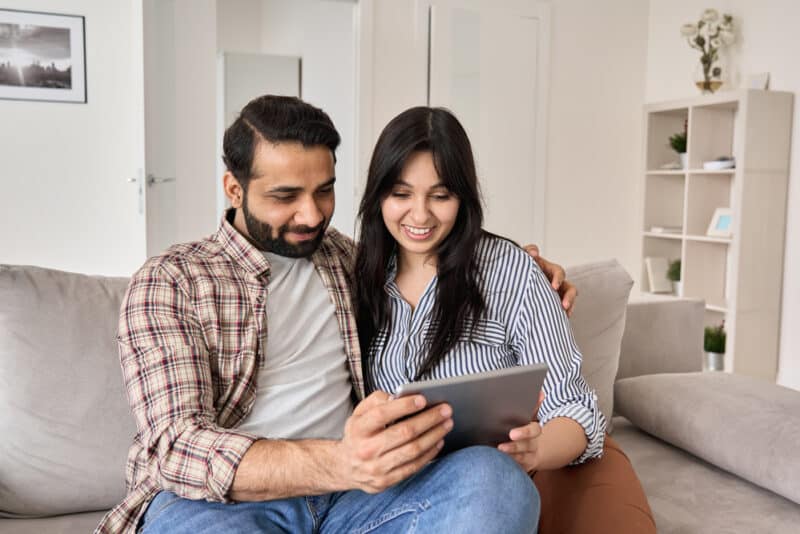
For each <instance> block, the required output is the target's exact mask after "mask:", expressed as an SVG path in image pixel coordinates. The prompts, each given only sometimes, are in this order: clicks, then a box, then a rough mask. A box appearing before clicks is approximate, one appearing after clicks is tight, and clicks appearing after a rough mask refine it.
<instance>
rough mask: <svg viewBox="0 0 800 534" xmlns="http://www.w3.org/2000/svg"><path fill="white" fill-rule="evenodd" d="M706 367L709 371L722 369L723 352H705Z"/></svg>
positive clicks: (723, 368) (723, 363)
mask: <svg viewBox="0 0 800 534" xmlns="http://www.w3.org/2000/svg"><path fill="white" fill-rule="evenodd" d="M706 367H707V368H708V370H709V371H724V370H725V353H724V352H721V353H720V352H706Z"/></svg>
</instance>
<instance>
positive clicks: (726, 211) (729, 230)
mask: <svg viewBox="0 0 800 534" xmlns="http://www.w3.org/2000/svg"><path fill="white" fill-rule="evenodd" d="M706 235H707V236H711V237H730V236H731V235H733V213H732V212H731V209H730V208H717V209H715V210H714V216H713V217H711V224H709V225H708V230H706Z"/></svg>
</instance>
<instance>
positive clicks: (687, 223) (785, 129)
mask: <svg viewBox="0 0 800 534" xmlns="http://www.w3.org/2000/svg"><path fill="white" fill-rule="evenodd" d="M793 100H794V96H793V94H792V93H787V92H777V91H759V90H741V91H731V92H727V93H720V94H716V95H708V96H703V97H698V98H693V99H687V100H679V101H671V102H663V103H656V104H649V105H647V106H645V110H644V121H645V128H644V131H645V133H646V138H645V143H644V151H645V154H644V162H645V169H644V173H643V174H644V180H645V187H644V214H643V218H642V219H643V223H642V276H641V289H642V291H643V292H648V291H649V290H650V287H649V282H648V277H647V271H646V268H645V265H644V258H645V257H648V256H661V257H665V258H667V259H668V260H674V259H681V281H682V282H683V289H682V293H683V294H682V296H684V297H695V298H702V299H703V300H705V302H706V317H705V321H706V324H707V325H710V324H719V323H720V322H722V321H723V320H724V321H725V329H726V331H727V334H728V337H727V345H726V355H725V370H726V371H729V372H736V373H742V374H747V375H751V376H756V377H761V378H765V379H767V380H770V381H774V380H775V378H776V374H777V369H778V342H779V324H780V301H781V286H782V279H783V250H784V232H785V218H786V194H787V185H788V179H789V154H790V142H791V128H792V106H793ZM684 125H686V128H687V131H688V142H687V152H688V162H689V164H688V166H689V168H688V169H682V170H671V169H670V170H665V169H662V166H663V165H665V164H668V163H671V162H677V160H678V157H677V154H675V152H674V151H673V150H672V149H671V148H670V146H669V142H668V139H669V136H670V135H672V134H674V133H677V132H682V131H683V130H684ZM720 156H733V157H734V158H735V160H736V167H735V168H733V169H727V170H722V171H718V170H715V171H709V170H704V169H703V162H705V161H709V160H713V159H716V158H718V157H720ZM720 207H724V208H731V209H732V213H733V233H732V236H731V237H730V238H721V237H710V236H707V235H706V230H707V228H708V226H709V223H710V222H711V219H712V216H713V214H714V211H715V209H716V208H720ZM654 226H661V227H676V228H679V229H680V232H677V233H668V234H665V233H657V232H652V231H651V229H652V228H653V227H654Z"/></svg>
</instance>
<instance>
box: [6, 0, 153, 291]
mask: <svg viewBox="0 0 800 534" xmlns="http://www.w3.org/2000/svg"><path fill="white" fill-rule="evenodd" d="M30 4H31V2H29V1H27V2H26V1H23V0H8V1H6V2H4V3H3V7H5V8H12V9H19V10H30V9H31V5H30ZM36 4H37V7H38V9H37V10H40V11H48V9H46V8H47V7H49V8H51V9H50V10H51V11H62V9H63V12H66V13H71V12H74V14H78V15H83V16H84V17H85V28H86V47H85V51H86V81H87V84H86V87H87V99H88V101H87V103H50V102H36V101H10V100H0V117H1V118H0V161H2V162H3V164H2V170H0V177H1V178H2V187H3V192H2V194H0V243H1V244H2V246H0V263H12V264H27V265H40V266H45V267H51V268H56V269H63V270H69V271H76V272H84V273H97V274H107V275H126V276H129V275H130V274H131V273H132V272H133V271H134V270H135V269H136V268H138V267H139V266H140V265H141V264H142V262H143V261H144V260H145V257H146V252H145V215H144V199H143V198H142V197H140V195H139V194H138V190H139V188H140V187H142V185H141V184H142V176H143V174H144V111H143V107H144V102H143V84H142V7H141V2H139V1H138V0H126V1H119V2H105V1H99V0H97V1H87V2H81V3H80V9H76V5H73V6H72V8H70V9H67V8H63V7H62V6H61V5H60V3H56V2H49V3H48V2H37V3H36ZM56 4H58V5H56ZM129 180H133V181H131V182H129Z"/></svg>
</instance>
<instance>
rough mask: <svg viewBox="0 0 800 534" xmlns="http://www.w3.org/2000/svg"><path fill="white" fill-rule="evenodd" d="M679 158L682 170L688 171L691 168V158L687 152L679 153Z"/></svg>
mask: <svg viewBox="0 0 800 534" xmlns="http://www.w3.org/2000/svg"><path fill="white" fill-rule="evenodd" d="M678 157H679V158H680V160H681V168H683V169H688V168H689V158H688V156H687V155H686V152H679V153H678Z"/></svg>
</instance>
